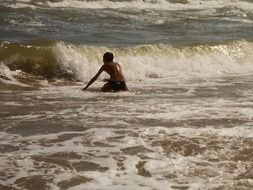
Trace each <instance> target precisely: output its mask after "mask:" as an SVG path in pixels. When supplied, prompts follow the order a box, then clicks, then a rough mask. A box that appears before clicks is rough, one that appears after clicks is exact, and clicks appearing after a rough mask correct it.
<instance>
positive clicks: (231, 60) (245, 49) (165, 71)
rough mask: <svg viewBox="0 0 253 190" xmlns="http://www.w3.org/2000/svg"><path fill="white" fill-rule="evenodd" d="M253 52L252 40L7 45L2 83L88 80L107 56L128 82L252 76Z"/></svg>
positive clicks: (0, 50) (1, 59)
mask: <svg viewBox="0 0 253 190" xmlns="http://www.w3.org/2000/svg"><path fill="white" fill-rule="evenodd" d="M252 49H253V43H252V42H247V41H230V42H226V43H222V44H204V45H201V44H195V45H194V44H193V45H182V46H170V45H168V44H153V45H152V44H147V45H139V46H134V47H124V48H108V47H96V46H86V45H75V44H68V43H65V42H57V41H35V42H27V43H20V44H19V43H9V42H6V41H5V42H2V43H1V46H0V65H2V66H1V67H0V79H1V78H2V80H7V79H9V80H13V78H15V77H16V76H17V75H18V74H19V73H22V74H23V75H24V74H27V75H28V74H29V75H33V76H40V77H42V78H44V79H53V78H62V79H65V80H79V81H85V80H87V79H89V78H90V77H92V76H93V75H94V74H95V73H96V72H97V70H98V69H99V67H100V66H101V65H102V56H103V53H104V52H106V51H112V52H113V53H114V54H115V61H117V62H119V63H121V65H122V67H123V70H124V72H125V75H126V78H127V80H129V81H135V80H147V79H149V78H163V77H170V76H180V75H181V76H187V75H198V76H207V75H223V74H236V73H249V72H253V67H252V65H253V63H252V60H253V54H252ZM13 72H15V73H16V74H15V76H13ZM17 72H18V73H17ZM103 77H104V76H103Z"/></svg>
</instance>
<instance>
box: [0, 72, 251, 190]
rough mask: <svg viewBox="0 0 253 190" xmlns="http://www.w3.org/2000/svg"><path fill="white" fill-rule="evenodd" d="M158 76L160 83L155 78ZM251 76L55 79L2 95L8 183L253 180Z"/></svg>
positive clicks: (216, 184) (82, 185) (215, 185)
mask: <svg viewBox="0 0 253 190" xmlns="http://www.w3.org/2000/svg"><path fill="white" fill-rule="evenodd" d="M158 81H159V82H158ZM252 82H253V78H252V76H250V75H249V76H248V75H245V76H242V75H239V76H236V75H227V76H225V75H224V76H223V77H221V76H219V77H197V76H195V77H191V76H189V77H185V78H181V77H172V78H164V79H152V80H151V79H150V81H149V83H147V82H141V81H140V82H129V83H128V84H129V86H130V87H131V91H130V92H124V93H106V94H102V93H99V92H98V91H97V90H98V86H101V85H102V83H101V82H97V83H96V84H95V85H94V87H91V90H90V91H87V92H82V91H80V88H81V86H80V85H81V84H78V85H77V86H58V85H57V86H55V85H50V86H49V87H45V88H42V89H40V90H36V91H20V92H16V93H17V94H16V95H14V94H13V95H10V94H9V93H8V92H6V93H2V94H1V105H2V106H1V117H2V120H1V127H2V128H3V129H5V130H4V131H2V132H1V134H0V135H1V139H2V141H1V142H2V143H1V151H2V152H3V153H4V154H2V155H1V174H2V176H3V177H2V178H1V179H0V182H1V183H0V184H1V185H2V187H3V188H6V189H9V188H10V187H12V188H15V189H30V188H38V189H45V188H49V189H75V190H76V189H77V190H78V189H129V188H130V189H136V190H137V189H145V190H146V189H159V190H160V189H206V188H208V189H238V188H239V189H240V188H246V189H247V188H248V189H250V188H252V187H253V183H252V148H251V147H252V138H253V128H252V121H253V120H252V119H253V109H252V106H253V104H252V102H253V97H252V90H251V89H252Z"/></svg>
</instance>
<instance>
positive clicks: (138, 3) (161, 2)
mask: <svg viewBox="0 0 253 190" xmlns="http://www.w3.org/2000/svg"><path fill="white" fill-rule="evenodd" d="M46 5H47V6H49V7H73V8H88V9H103V8H110V9H111V8H113V9H119V8H131V9H136V8H137V9H159V10H180V9H208V8H209V9H212V8H221V7H225V6H235V7H238V8H242V9H246V10H253V5H252V3H248V2H242V1H238V0H225V1H217V0H208V1H202V0H197V1H196V0H190V1H188V2H187V3H170V2H169V1H166V0H157V1H142V0H134V1H122V2H117V1H108V0H103V1H76V0H74V1H72V0H63V1H58V2H51V1H47V2H46Z"/></svg>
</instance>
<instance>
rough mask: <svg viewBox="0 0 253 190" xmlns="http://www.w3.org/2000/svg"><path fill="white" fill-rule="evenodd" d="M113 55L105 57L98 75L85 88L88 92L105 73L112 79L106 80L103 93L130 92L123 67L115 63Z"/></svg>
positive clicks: (109, 54)
mask: <svg viewBox="0 0 253 190" xmlns="http://www.w3.org/2000/svg"><path fill="white" fill-rule="evenodd" d="M113 58H114V56H113V54H112V53H110V52H106V53H105V54H104V56H103V62H104V64H103V65H102V66H101V68H100V69H99V71H98V72H97V74H96V75H95V76H94V77H93V78H92V79H91V80H90V81H89V82H88V84H87V85H86V86H85V87H84V88H83V90H86V89H87V88H88V87H89V86H90V85H91V84H92V83H93V82H94V81H96V80H97V78H98V77H99V75H100V74H101V73H102V72H103V71H105V72H106V73H108V74H109V75H110V79H104V82H106V83H105V84H104V86H103V87H102V89H101V91H103V92H110V91H116V92H117V91H121V90H122V91H128V88H127V86H126V83H125V78H124V75H123V73H122V69H121V66H120V65H119V64H118V63H116V62H113Z"/></svg>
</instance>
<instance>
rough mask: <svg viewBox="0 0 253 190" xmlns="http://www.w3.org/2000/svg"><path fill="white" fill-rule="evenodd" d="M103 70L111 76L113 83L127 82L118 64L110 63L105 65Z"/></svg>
mask: <svg viewBox="0 0 253 190" xmlns="http://www.w3.org/2000/svg"><path fill="white" fill-rule="evenodd" d="M103 70H104V71H105V72H107V73H108V74H109V75H110V80H112V81H125V78H124V75H123V73H122V70H121V66H120V65H119V64H118V63H116V62H109V63H105V64H104V65H103Z"/></svg>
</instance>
